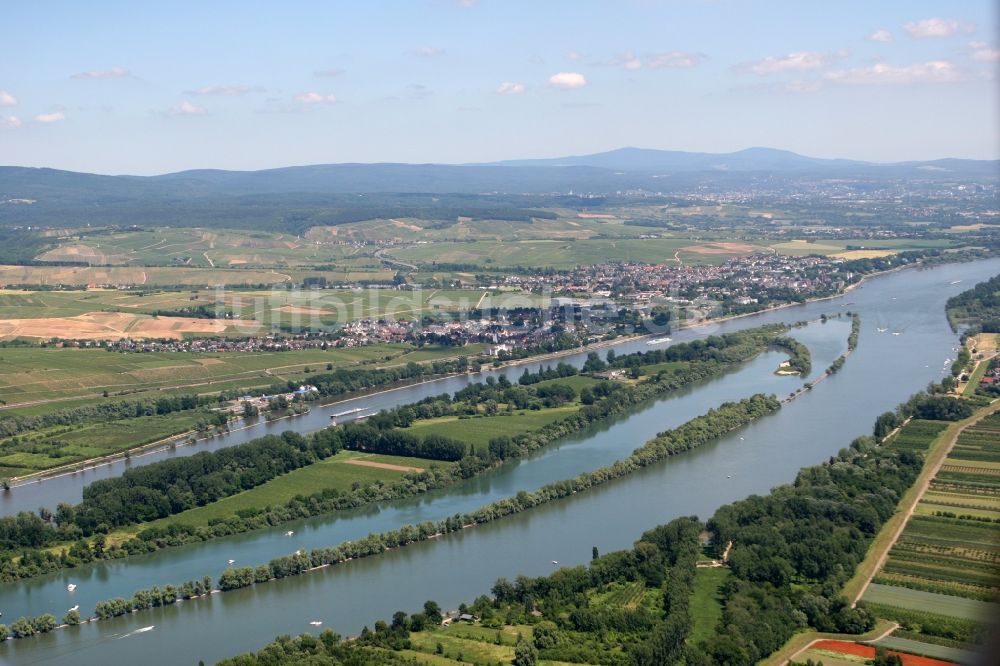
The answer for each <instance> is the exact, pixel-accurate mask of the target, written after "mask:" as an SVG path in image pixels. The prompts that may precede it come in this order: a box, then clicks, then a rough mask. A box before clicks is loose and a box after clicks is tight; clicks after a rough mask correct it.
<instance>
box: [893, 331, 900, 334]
mask: <svg viewBox="0 0 1000 666" xmlns="http://www.w3.org/2000/svg"><path fill="white" fill-rule="evenodd" d="M892 334H893V335H899V334H900V333H899V331H893V332H892Z"/></svg>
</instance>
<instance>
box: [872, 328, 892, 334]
mask: <svg viewBox="0 0 1000 666" xmlns="http://www.w3.org/2000/svg"><path fill="white" fill-rule="evenodd" d="M875 330H876V331H878V332H879V333H885V332H886V331H888V330H889V329H887V328H876V329H875Z"/></svg>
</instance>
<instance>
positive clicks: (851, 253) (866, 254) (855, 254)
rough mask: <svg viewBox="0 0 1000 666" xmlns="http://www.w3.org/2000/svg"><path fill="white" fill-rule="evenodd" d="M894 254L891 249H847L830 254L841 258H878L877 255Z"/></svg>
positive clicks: (886, 255) (887, 255)
mask: <svg viewBox="0 0 1000 666" xmlns="http://www.w3.org/2000/svg"><path fill="white" fill-rule="evenodd" d="M894 254H896V253H895V252H893V251H892V250H848V251H847V252H838V253H836V254H834V255H832V256H834V257H840V258H841V259H878V258H879V257H889V256H892V255H894Z"/></svg>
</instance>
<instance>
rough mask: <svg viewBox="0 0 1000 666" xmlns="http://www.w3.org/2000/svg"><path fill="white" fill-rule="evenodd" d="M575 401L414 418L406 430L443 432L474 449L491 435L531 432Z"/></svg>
mask: <svg viewBox="0 0 1000 666" xmlns="http://www.w3.org/2000/svg"><path fill="white" fill-rule="evenodd" d="M578 409H580V406H579V405H578V404H573V405H564V406H561V407H554V408H551V409H540V410H538V411H532V410H524V411H518V412H514V413H512V414H509V415H508V414H500V415H497V416H478V417H472V418H464V419H463V418H459V417H457V416H442V417H439V418H434V419H425V420H421V421H416V422H415V423H414V424H413V425H411V426H410V427H409V428H407V430H409V431H410V432H413V434H415V435H421V436H427V435H431V434H433V435H442V436H444V437H452V438H454V439H460V440H462V441H463V442H467V443H471V444H472V445H474V446H475V447H476V448H477V449H479V450H482V449H485V448H486V446H487V445H488V444H489V442H490V440H491V439H493V438H494V437H499V436H501V435H507V436H508V437H514V436H515V435H520V434H522V433H526V432H532V431H534V430H537V429H539V428H541V427H542V426H544V425H548V424H549V423H552V422H553V421H558V420H559V419H561V418H565V417H567V416H569V415H570V414H573V413H575V412H576V411H577V410H578Z"/></svg>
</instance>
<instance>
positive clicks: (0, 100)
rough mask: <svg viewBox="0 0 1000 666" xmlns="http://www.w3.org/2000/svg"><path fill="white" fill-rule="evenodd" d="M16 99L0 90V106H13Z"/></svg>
mask: <svg viewBox="0 0 1000 666" xmlns="http://www.w3.org/2000/svg"><path fill="white" fill-rule="evenodd" d="M16 104H17V98H16V97H14V96H13V95H11V94H10V93H9V92H7V91H6V90H0V106H15V105H16Z"/></svg>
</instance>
